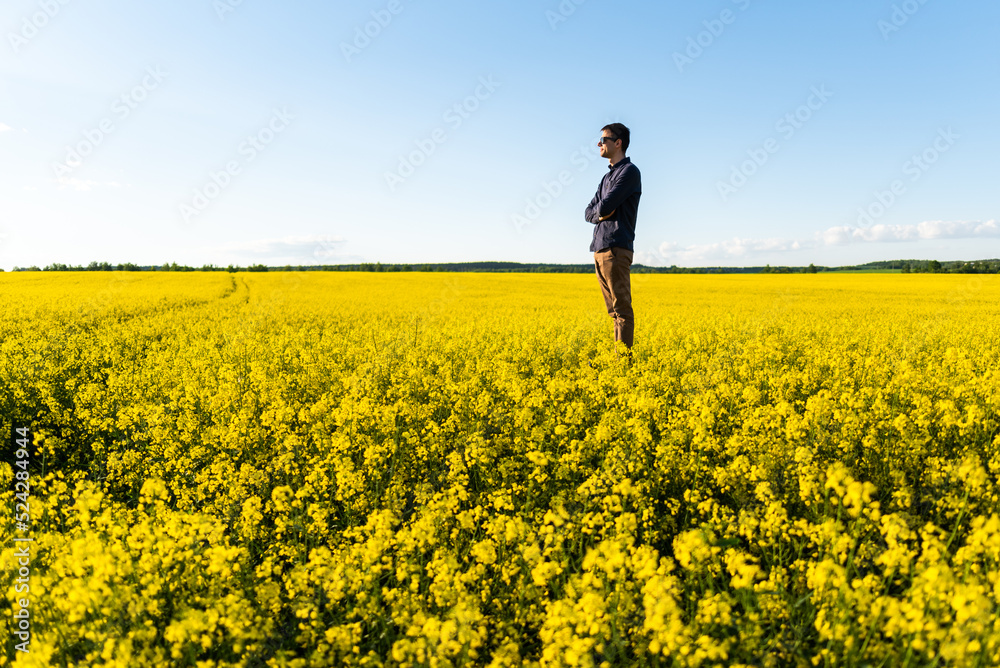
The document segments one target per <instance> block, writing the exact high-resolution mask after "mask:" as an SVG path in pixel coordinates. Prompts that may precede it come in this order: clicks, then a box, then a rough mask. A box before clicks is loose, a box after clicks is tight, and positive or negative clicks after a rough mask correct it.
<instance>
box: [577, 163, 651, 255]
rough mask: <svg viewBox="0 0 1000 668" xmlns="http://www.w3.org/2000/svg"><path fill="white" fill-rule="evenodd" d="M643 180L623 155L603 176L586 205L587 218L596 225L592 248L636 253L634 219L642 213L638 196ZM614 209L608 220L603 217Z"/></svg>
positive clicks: (591, 249) (637, 169)
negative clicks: (615, 247)
mask: <svg viewBox="0 0 1000 668" xmlns="http://www.w3.org/2000/svg"><path fill="white" fill-rule="evenodd" d="M640 195H642V179H641V178H640V176H639V168H638V167H636V166H635V165H633V164H632V161H631V160H630V159H629V158H622V159H621V160H619V161H618V162H617V163H615V164H614V165H609V167H608V173H607V174H605V175H604V178H603V179H601V185H600V187H599V188H598V189H597V194H596V195H594V199H593V200H591V202H590V206H588V207H587V212H586V214H585V216H584V217H585V218H586V219H587V222H588V223H593V224H594V225H596V227H595V228H594V240H593V241H591V242H590V251H591V252H592V253H596V252H597V251H599V250H603V249H605V248H610V247H612V246H617V247H618V248H624V249H626V250H630V251H632V252H635V248H633V246H632V244H633V242H634V241H635V218H636V215H637V214H638V213H639V196H640ZM612 211H613V212H614V213H613V214H612V215H611V217H610V218H608V219H607V220H603V221H602V220H600V219H601V218H602V217H603V216H607V215H608V214H610V213H611V212H612Z"/></svg>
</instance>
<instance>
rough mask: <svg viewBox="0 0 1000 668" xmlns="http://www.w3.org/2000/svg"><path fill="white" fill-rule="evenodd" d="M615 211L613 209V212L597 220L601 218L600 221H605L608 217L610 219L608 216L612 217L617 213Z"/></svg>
mask: <svg viewBox="0 0 1000 668" xmlns="http://www.w3.org/2000/svg"><path fill="white" fill-rule="evenodd" d="M617 210H618V209H615V211H617ZM615 211H612V212H611V213H609V214H608V215H606V216H601V217H600V218H598V219H597V220H599V221H601V222H604V221H605V220H607V219H608V218H610V217H611V216H613V215H615Z"/></svg>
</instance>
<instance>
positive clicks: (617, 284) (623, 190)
mask: <svg viewBox="0 0 1000 668" xmlns="http://www.w3.org/2000/svg"><path fill="white" fill-rule="evenodd" d="M629 134H630V133H629V129H628V128H627V127H625V126H624V125H622V124H621V123H612V124H611V125H605V126H604V127H603V128H601V135H602V136H601V141H600V142H598V146H600V147H601V148H600V150H601V157H602V158H607V159H608V162H609V163H611V164H610V165H609V166H608V173H607V174H605V175H604V178H603V179H601V185H600V186H599V187H598V189H597V194H596V195H594V199H593V200H591V202H590V206H588V207H587V211H586V214H585V217H586V219H587V222H589V223H593V224H594V226H595V227H594V240H593V241H592V242H591V243H590V250H591V251H592V252H593V253H594V267H595V269H596V270H597V280H598V282H599V283H600V285H601V292H602V293H603V294H604V303H605V305H606V306H607V307H608V315H610V316H611V318H612V319H613V320H614V323H615V348H616V349H617V347H618V342H619V341H621V342H622V344H624V346H625V350H624V355H625V356H626V357H627V358H628V361H629V364H631V363H632V339H633V332H634V330H635V323H634V321H633V314H632V286H631V281H630V274H629V272H630V270H631V268H632V253H633V251H634V247H633V243H634V241H635V218H636V214H637V213H638V211H639V196H640V195H642V182H641V179H640V177H639V169H638V168H637V167H636V166H635V165H633V164H632V161H631V160H630V159H628V158H626V157H625V151H627V150H628V144H629Z"/></svg>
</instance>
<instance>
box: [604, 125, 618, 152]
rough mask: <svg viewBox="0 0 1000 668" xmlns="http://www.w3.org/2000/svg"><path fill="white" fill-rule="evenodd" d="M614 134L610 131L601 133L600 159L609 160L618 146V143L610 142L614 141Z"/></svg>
mask: <svg viewBox="0 0 1000 668" xmlns="http://www.w3.org/2000/svg"><path fill="white" fill-rule="evenodd" d="M614 136H615V135H614V133H613V132H611V131H610V130H602V131H601V157H602V158H611V154H612V153H614V151H615V148H616V147H617V146H618V141H617V140H616V141H612V139H614Z"/></svg>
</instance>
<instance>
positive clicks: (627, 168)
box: [622, 158, 639, 174]
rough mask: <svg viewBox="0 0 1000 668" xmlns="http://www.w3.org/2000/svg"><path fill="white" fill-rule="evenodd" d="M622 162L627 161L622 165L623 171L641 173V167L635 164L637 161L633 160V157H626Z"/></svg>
mask: <svg viewBox="0 0 1000 668" xmlns="http://www.w3.org/2000/svg"><path fill="white" fill-rule="evenodd" d="M622 162H623V163H625V164H623V165H622V171H623V172H633V173H635V174H638V173H639V168H638V167H636V166H635V163H634V162H632V159H631V158H625V160H622Z"/></svg>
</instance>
